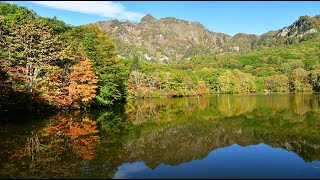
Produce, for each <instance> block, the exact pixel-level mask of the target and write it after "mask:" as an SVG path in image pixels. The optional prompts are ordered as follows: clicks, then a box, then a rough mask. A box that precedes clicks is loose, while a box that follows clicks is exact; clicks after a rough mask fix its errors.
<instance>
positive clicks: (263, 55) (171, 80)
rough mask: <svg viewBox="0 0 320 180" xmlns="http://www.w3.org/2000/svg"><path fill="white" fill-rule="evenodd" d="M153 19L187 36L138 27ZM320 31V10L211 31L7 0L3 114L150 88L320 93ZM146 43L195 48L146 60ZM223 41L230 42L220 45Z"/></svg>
mask: <svg viewBox="0 0 320 180" xmlns="http://www.w3.org/2000/svg"><path fill="white" fill-rule="evenodd" d="M118 24H120V25H121V24H126V25H128V26H129V25H130V26H131V25H132V26H133V27H132V28H131V29H130V34H132V33H133V34H135V35H137V34H138V35H144V36H145V37H146V38H144V39H142V40H143V41H144V42H143V43H142V41H141V43H140V44H139V42H136V41H132V42H135V43H137V44H131V45H132V47H131V45H130V43H129V44H128V43H125V42H124V41H119V39H121V38H122V39H123V38H124V36H123V34H121V33H119V32H123V31H127V30H124V29H122V30H121V28H120V30H121V31H120V30H113V28H114V27H115V26H117V27H118ZM150 24H152V26H154V27H153V29H154V28H156V29H159V27H160V29H161V31H163V33H166V34H167V35H168V36H169V35H170V34H172V33H171V31H175V29H176V30H177V29H179V28H178V26H179V25H183V27H185V28H182V29H181V28H180V30H181V32H179V33H180V34H181V37H183V38H182V39H184V40H181V41H179V40H178V39H175V38H173V39H171V41H168V38H169V37H168V38H164V39H163V41H158V40H157V39H154V38H153V37H154V36H159V38H160V36H161V33H160V34H159V33H158V32H156V31H155V32H154V34H149V35H148V33H149V31H151V30H150V28H149V29H147V30H145V31H144V30H143V29H140V30H139V31H137V32H136V29H135V28H138V27H140V25H141V26H142V27H143V28H146V27H151V25H150ZM173 25H175V26H173ZM101 27H102V28H101ZM119 27H120V26H119ZM162 27H163V28H162ZM108 28H109V29H108ZM188 28H189V29H188ZM183 29H184V30H186V31H188V33H189V34H188V33H184V32H183ZM201 29H202V30H201ZM192 30H194V31H195V32H196V31H197V32H198V31H199V33H200V30H201V33H200V34H201V35H200V36H199V37H201V38H200V39H199V38H198V36H193V35H195V34H193V35H192V32H193V31H192ZM318 30H319V16H316V17H312V18H311V17H306V16H302V17H301V18H300V19H299V20H297V21H296V22H295V23H294V24H293V25H291V26H288V27H286V28H284V29H281V30H278V31H274V32H268V33H266V34H264V35H262V36H260V37H258V36H255V35H246V34H241V33H239V34H237V35H236V36H234V37H229V36H228V35H225V34H221V33H212V32H210V31H208V30H206V29H205V28H204V27H203V26H202V25H201V24H199V23H189V22H187V21H182V20H177V19H175V18H164V19H161V20H156V19H154V18H153V17H152V16H150V15H148V16H145V17H144V19H143V20H142V22H141V23H140V24H138V25H137V24H130V22H126V23H121V22H119V21H110V22H108V23H98V24H89V25H85V26H71V25H67V24H65V23H64V22H62V21H60V20H58V19H56V18H44V17H40V16H39V15H37V14H36V13H35V12H33V11H31V10H28V9H26V8H24V7H20V6H16V5H10V4H7V3H0V63H1V64H0V98H1V100H0V111H1V112H0V113H4V112H7V111H12V110H19V109H20V110H31V111H42V110H44V109H79V108H89V107H100V106H110V105H113V104H114V103H116V102H118V101H123V100H125V99H132V98H134V99H135V98H146V97H180V96H200V95H203V94H209V93H270V92H318V91H319V90H320V52H319V50H320V41H319V38H320V36H319V32H318ZM111 31H112V32H113V31H114V32H116V33H110V32H111ZM190 33H191V34H190ZM115 35H116V36H119V37H118V38H117V37H115ZM122 36H123V37H122ZM162 36H164V34H162ZM189 36H190V37H189ZM111 37H112V38H111ZM125 37H127V38H129V40H130V37H129V36H127V35H126V36H125ZM132 37H135V36H132ZM196 37H197V38H196ZM148 39H149V40H148ZM160 39H161V38H160ZM169 39H170V38H169ZM203 42H205V43H203ZM114 43H115V44H116V45H115V44H114ZM156 43H160V44H161V43H164V44H166V43H169V44H171V45H170V46H158V45H157V44H156ZM177 44H178V45H177ZM192 44H196V45H194V46H193V45H192ZM234 44H236V45H237V46H239V47H240V49H238V48H234ZM136 45H137V46H136ZM138 45H139V47H143V48H147V49H148V48H149V49H154V50H155V51H154V52H158V50H159V51H163V52H165V51H168V52H169V51H170V49H166V48H165V47H168V48H171V49H174V48H176V49H175V50H177V51H178V50H179V48H180V47H187V46H190V48H191V49H193V50H190V48H189V50H188V51H184V50H183V52H185V53H184V55H181V54H180V55H179V57H178V56H176V57H173V56H171V55H168V56H166V57H165V58H164V57H162V56H161V53H160V55H159V56H155V57H154V58H159V59H155V60H154V61H151V60H148V58H147V59H141V56H139V55H141V53H140V54H139V52H140V51H141V52H144V50H141V49H140V50H139V48H138V49H136V48H137V47H138ZM191 45H192V47H191ZM129 46H130V47H129ZM126 48H127V49H126ZM156 48H158V49H156ZM221 48H222V49H224V50H222V51H221V53H217V52H218V51H220V50H219V49H221ZM227 49H229V50H230V51H229V50H227ZM127 50H129V51H130V52H132V53H131V55H130V56H127V57H124V58H123V57H121V56H119V55H121V54H122V55H123V54H126V53H127V52H128V51H127ZM180 50H181V49H180ZM121 51H123V52H121ZM124 51H125V52H124ZM181 52H182V51H181ZM169 54H170V53H169ZM183 56H185V58H184V59H183V58H182V59H181V57H183ZM146 57H148V55H146ZM161 58H162V59H161ZM163 58H164V59H163ZM170 58H173V59H170ZM159 62H160V63H159ZM163 62H164V63H163Z"/></svg>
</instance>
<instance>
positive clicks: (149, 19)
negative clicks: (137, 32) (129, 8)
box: [141, 14, 157, 23]
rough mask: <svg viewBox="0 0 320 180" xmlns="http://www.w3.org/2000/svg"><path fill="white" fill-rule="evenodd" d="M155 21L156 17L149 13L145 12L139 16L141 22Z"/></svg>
mask: <svg viewBox="0 0 320 180" xmlns="http://www.w3.org/2000/svg"><path fill="white" fill-rule="evenodd" d="M155 21H157V19H156V18H154V17H153V16H151V15H150V14H147V15H145V16H143V17H142V18H141V23H148V22H155Z"/></svg>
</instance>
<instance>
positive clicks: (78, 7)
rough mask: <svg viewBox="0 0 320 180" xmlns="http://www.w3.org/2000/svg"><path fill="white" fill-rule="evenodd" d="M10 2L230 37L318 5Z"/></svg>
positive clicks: (75, 20) (50, 12) (59, 13)
mask: <svg viewBox="0 0 320 180" xmlns="http://www.w3.org/2000/svg"><path fill="white" fill-rule="evenodd" d="M9 3H14V4H18V5H21V6H25V7H27V8H29V9H32V10H34V11H35V12H37V13H38V14H39V15H41V16H45V17H53V16H56V17H57V18H58V19H60V20H63V21H64V22H66V23H67V24H71V25H82V24H87V23H93V22H97V21H106V20H111V19H118V20H120V21H127V20H129V21H133V22H140V19H141V17H142V16H143V15H145V14H151V15H152V16H154V17H155V18H157V19H160V18H164V17H175V18H179V19H184V20H188V21H196V22H200V23H201V24H203V25H204V26H205V27H207V28H208V29H209V30H211V31H214V32H222V33H226V34H229V35H235V34H236V33H239V32H241V33H249V34H257V35H260V34H262V33H265V32H267V31H270V30H277V29H280V28H283V27H284V26H288V25H290V24H292V23H293V22H294V21H295V20H297V19H298V18H299V17H300V16H303V15H308V16H315V15H320V2H315V1H313V2H312V1H309V2H308V1H300V2H297V1H292V2H288V1H282V2H281V1H260V2H259V1H257V2H253V1H242V2H236V1H233V2H232V1H229V2H227V1H185V2H181V1H116V2H110V1H109V2H103V1H98V2H93V1H87V2H83V1H82V2H75V1H69V2H68V1H65V2H60V3H57V2H56V3H55V2H49V1H47V2H45V1H42V2H40V1H38V2H37V3H36V2H27V1H20V2H19V1H11V2H9Z"/></svg>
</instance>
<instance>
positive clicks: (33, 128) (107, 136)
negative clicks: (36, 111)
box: [0, 94, 320, 178]
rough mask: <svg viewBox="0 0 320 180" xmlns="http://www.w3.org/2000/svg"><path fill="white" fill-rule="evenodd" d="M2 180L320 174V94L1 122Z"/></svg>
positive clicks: (173, 102) (130, 106)
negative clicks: (24, 179) (12, 179)
mask: <svg viewBox="0 0 320 180" xmlns="http://www.w3.org/2000/svg"><path fill="white" fill-rule="evenodd" d="M0 128H1V130H0V178H320V94H295V95H294V94H290V95H219V96H210V97H200V98H176V99H149V100H138V101H133V102H128V103H127V104H124V105H119V106H117V107H115V108H113V109H108V110H94V111H92V112H86V113H84V112H78V111H75V112H69V113H60V114H57V115H55V116H51V117H45V118H39V117H31V116H28V115H24V114H20V115H17V116H15V117H0Z"/></svg>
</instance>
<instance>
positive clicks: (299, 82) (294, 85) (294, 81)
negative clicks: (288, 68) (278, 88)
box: [290, 68, 312, 92]
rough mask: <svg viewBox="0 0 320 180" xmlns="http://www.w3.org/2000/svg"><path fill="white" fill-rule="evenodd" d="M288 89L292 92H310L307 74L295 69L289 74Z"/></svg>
mask: <svg viewBox="0 0 320 180" xmlns="http://www.w3.org/2000/svg"><path fill="white" fill-rule="evenodd" d="M290 89H291V91H293V92H308V91H312V86H311V85H310V84H309V72H308V71H306V70H304V69H302V68H296V69H294V70H293V71H292V72H291V74H290Z"/></svg>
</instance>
